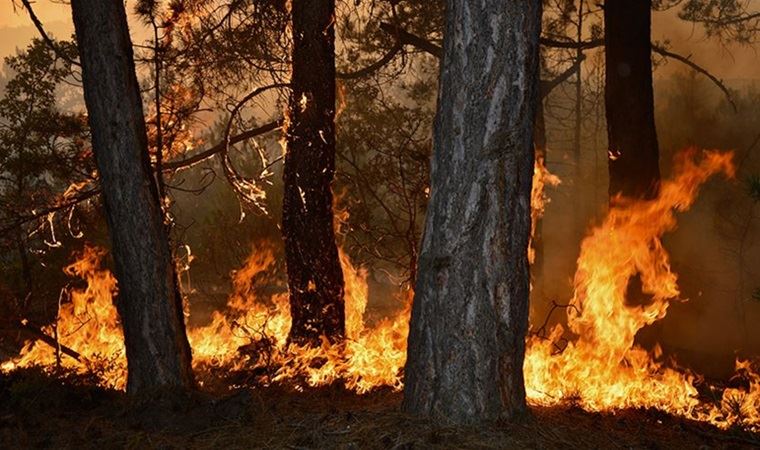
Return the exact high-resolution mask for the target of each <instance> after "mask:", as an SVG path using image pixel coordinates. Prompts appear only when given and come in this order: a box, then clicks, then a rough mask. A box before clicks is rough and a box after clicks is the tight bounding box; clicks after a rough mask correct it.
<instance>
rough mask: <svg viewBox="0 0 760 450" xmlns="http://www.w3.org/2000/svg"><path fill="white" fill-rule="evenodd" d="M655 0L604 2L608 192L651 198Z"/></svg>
mask: <svg viewBox="0 0 760 450" xmlns="http://www.w3.org/2000/svg"><path fill="white" fill-rule="evenodd" d="M651 6H652V2H651V0H607V1H606V2H605V4H604V27H605V37H604V41H605V60H606V67H607V70H606V80H605V81H606V86H605V91H604V94H605V107H606V110H607V136H608V139H609V151H610V158H609V172H610V188H609V192H610V198H612V197H613V196H615V195H616V194H619V193H622V194H623V195H624V196H627V197H642V198H649V197H652V196H654V195H656V193H657V189H658V184H659V181H660V166H659V149H658V145H657V132H656V130H655V124H654V94H653V90H652V51H651V45H650V33H651V31H650V30H651V20H652V12H651V11H652V10H651Z"/></svg>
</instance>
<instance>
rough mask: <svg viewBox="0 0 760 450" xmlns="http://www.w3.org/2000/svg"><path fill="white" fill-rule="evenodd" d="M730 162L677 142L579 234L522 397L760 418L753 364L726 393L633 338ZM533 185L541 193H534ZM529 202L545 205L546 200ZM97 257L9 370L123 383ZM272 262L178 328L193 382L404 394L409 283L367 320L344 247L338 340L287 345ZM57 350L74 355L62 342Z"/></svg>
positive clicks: (360, 284) (543, 176) (81, 267)
mask: <svg viewBox="0 0 760 450" xmlns="http://www.w3.org/2000/svg"><path fill="white" fill-rule="evenodd" d="M731 159H732V155H731V154H729V153H720V152H703V153H698V152H695V151H690V152H684V153H683V154H681V155H680V156H679V159H678V162H677V164H676V169H675V170H674V175H673V177H672V178H671V179H670V180H667V181H665V182H663V183H662V185H661V188H660V194H659V196H658V197H657V198H656V199H654V200H651V201H637V202H631V201H618V202H616V203H615V205H614V206H613V207H611V208H610V211H609V213H608V215H607V217H606V219H605V220H604V221H603V222H602V223H601V224H600V225H599V226H597V227H595V228H594V229H593V230H592V231H591V232H590V234H589V235H588V236H587V237H586V238H585V239H584V241H583V243H582V246H581V254H580V257H579V259H578V269H577V272H576V274H575V279H574V288H575V295H574V297H573V299H572V300H571V302H570V305H571V306H570V307H568V308H566V311H567V322H566V323H567V326H566V327H564V326H562V325H557V326H555V327H554V328H553V329H551V330H548V331H547V333H545V334H544V335H541V336H539V335H535V334H534V335H531V336H530V337H529V338H528V347H527V355H526V362H525V379H526V389H527V394H528V399H529V402H530V403H531V404H533V405H535V406H542V407H544V406H563V405H564V406H567V405H577V406H579V407H581V408H583V409H584V410H586V411H593V412H615V411H620V410H623V409H638V408H645V409H650V408H651V409H657V410H661V411H664V412H666V413H669V414H673V415H678V416H681V417H684V418H688V419H693V420H698V421H703V422H709V423H712V424H714V425H716V426H719V427H721V428H728V427H731V426H740V427H742V428H745V429H749V430H754V431H757V430H758V429H759V428H760V415H759V414H758V408H759V407H760V376H758V374H757V372H755V371H754V370H753V369H752V367H751V365H750V363H749V362H738V363H737V377H738V378H737V379H741V383H738V384H736V386H733V387H730V388H725V389H722V388H720V387H718V386H710V385H708V384H707V383H703V381H702V380H701V377H700V376H698V375H697V374H694V373H691V372H690V371H688V370H686V369H682V368H679V367H678V366H677V365H676V364H675V363H674V362H671V361H665V360H664V359H663V358H662V355H661V352H660V351H659V350H658V349H655V350H654V351H647V350H646V349H644V348H641V347H639V346H638V345H636V343H635V337H636V334H637V332H638V331H639V330H641V329H642V328H644V327H646V326H647V325H651V324H652V323H654V322H656V321H657V320H660V319H662V318H663V317H665V315H666V313H667V309H668V305H669V302H671V301H674V300H678V299H679V290H678V284H677V276H676V274H675V273H673V271H672V270H671V268H670V263H669V256H668V253H667V251H666V250H665V248H664V246H663V244H662V241H661V238H662V236H663V234H665V233H667V232H670V231H672V230H674V229H675V228H676V217H675V214H676V213H677V212H683V211H686V210H688V209H689V207H690V206H691V205H692V204H693V202H694V201H695V199H696V196H697V193H698V190H699V188H700V186H701V185H702V184H703V183H704V182H705V181H707V180H708V179H709V178H710V177H712V176H714V175H716V174H721V173H722V174H724V175H726V176H732V175H733V164H732V160H731ZM547 176H549V174H548V172H546V171H545V170H536V185H537V186H540V187H541V188H542V187H543V185H544V183H550V184H556V182H557V181H558V180H556V179H554V178H551V179H547ZM536 195H538V198H540V199H543V194H541V193H540V192H539V193H538V194H536V193H534V197H536ZM534 203H535V204H536V205H538V207H541V208H543V202H535V201H534ZM103 254H104V253H103V251H102V250H99V249H96V248H91V247H90V248H86V249H85V251H84V252H83V253H82V254H81V255H79V257H78V258H77V260H76V262H74V263H73V264H72V265H70V266H68V267H67V268H66V269H65V270H66V271H67V273H68V274H70V275H71V276H73V277H76V278H82V279H84V280H86V282H87V287H86V288H82V289H74V288H72V289H69V290H67V294H66V296H68V298H67V299H66V298H64V300H67V301H63V302H62V304H61V307H60V312H59V317H58V320H57V322H56V324H55V325H53V326H50V327H48V328H47V329H46V330H45V332H46V333H47V334H48V335H50V336H55V337H56V339H57V340H58V342H59V343H60V347H59V349H58V351H55V350H54V349H53V348H52V347H51V346H50V345H49V344H45V343H43V342H40V341H38V342H32V343H29V344H28V345H27V346H26V347H24V349H23V350H22V352H21V355H20V356H19V358H17V359H16V360H14V361H10V362H7V363H5V365H4V366H3V369H4V370H5V371H10V370H12V369H14V368H18V367H28V366H31V365H40V366H43V367H45V368H48V369H49V370H55V368H56V367H58V366H61V367H63V368H66V369H68V370H73V371H77V372H80V373H87V374H95V376H96V377H97V378H98V380H99V383H100V384H101V385H103V386H107V387H113V388H116V389H123V387H124V381H125V379H126V376H125V374H126V363H125V358H124V348H123V343H122V336H121V331H120V328H119V324H118V320H117V315H116V310H115V308H114V307H113V297H114V295H115V293H116V290H117V286H116V281H115V279H114V278H113V276H112V275H111V274H110V272H109V271H108V270H106V269H103V268H102V266H101V259H102V257H103ZM274 262H275V261H274V256H273V254H272V252H271V251H270V250H269V248H268V247H267V246H264V245H259V246H257V247H256V248H255V249H254V251H253V253H252V254H251V256H250V257H249V258H248V260H247V261H246V263H245V264H244V266H243V267H242V268H241V269H240V270H238V271H237V272H235V273H234V274H233V277H232V280H233V282H232V285H233V286H232V287H233V289H232V294H231V295H230V296H229V299H228V303H227V306H226V308H225V309H224V310H223V311H217V312H215V313H214V314H213V316H212V317H211V320H210V323H208V324H207V325H205V326H202V327H196V328H191V329H190V330H189V331H188V335H189V340H190V344H191V346H192V348H193V357H194V364H195V369H196V372H197V374H198V377H199V382H200V383H212V382H213V380H215V379H219V378H220V377H221V376H225V377H230V374H236V376H233V377H232V378H230V380H232V381H231V382H230V383H229V384H228V386H229V385H232V386H233V387H235V386H242V385H244V386H266V385H272V384H282V385H286V386H289V387H291V388H295V389H296V390H302V389H308V388H309V387H315V386H326V385H331V384H334V383H340V384H342V385H343V386H345V387H346V388H347V389H349V390H352V391H354V392H356V393H359V394H361V393H366V392H369V391H372V390H374V389H376V388H386V389H390V390H393V391H399V390H401V388H402V382H403V378H402V376H403V375H402V368H403V365H404V362H405V357H406V356H405V355H406V335H407V332H408V318H409V305H410V300H411V293H410V292H404V293H402V294H401V295H399V297H400V298H399V304H400V307H399V308H398V311H397V313H396V314H394V315H392V316H391V317H388V318H386V319H384V320H381V321H379V322H376V323H372V324H370V325H368V323H367V322H368V321H366V320H365V319H366V313H367V299H368V295H367V294H368V293H367V283H366V278H367V272H366V270H364V269H362V268H357V267H354V265H353V264H352V263H351V261H350V259H349V258H348V256H347V255H345V254H343V253H341V263H342V265H343V270H344V277H345V280H346V318H347V324H346V327H347V337H348V339H347V340H346V341H345V342H344V343H343V344H340V345H333V344H330V343H329V342H328V341H326V340H325V341H324V342H323V344H322V345H321V346H320V347H318V348H308V347H298V346H294V345H288V344H287V336H288V332H289V326H290V315H289V308H288V301H287V297H286V294H282V293H276V294H272V295H263V294H261V293H259V292H258V291H257V290H256V289H255V287H256V285H257V283H266V282H268V281H267V280H270V279H272V277H276V276H277V275H276V274H274V273H273V271H274ZM634 277H639V278H640V280H641V285H642V288H641V291H642V293H643V294H644V295H645V296H646V297H647V299H648V300H647V301H646V302H644V303H642V304H633V303H634V302H629V301H628V300H629V299H627V298H626V296H627V295H628V290H629V289H628V287H629V284H630V282H631V280H632V279H633V278H634ZM64 347H65V348H66V349H73V350H75V351H76V354H77V355H78V357H77V358H74V357H72V356H71V355H70V354H68V353H66V352H63V351H61V350H62V349H63V348H64ZM237 375H239V376H237ZM700 383H701V384H700ZM706 393H707V394H712V395H713V397H712V398H710V395H705V394H706Z"/></svg>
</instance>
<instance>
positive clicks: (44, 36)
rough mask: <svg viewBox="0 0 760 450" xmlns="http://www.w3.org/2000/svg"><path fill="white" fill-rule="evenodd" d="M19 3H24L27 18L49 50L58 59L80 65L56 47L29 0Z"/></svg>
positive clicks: (22, 0)
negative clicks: (27, 14) (30, 20)
mask: <svg viewBox="0 0 760 450" xmlns="http://www.w3.org/2000/svg"><path fill="white" fill-rule="evenodd" d="M21 3H22V4H23V5H24V8H25V9H26V10H27V12H28V13H29V18H30V19H32V23H34V26H35V28H37V31H39V33H40V36H42V40H43V41H45V43H46V44H47V45H48V47H50V49H51V50H53V53H55V55H56V56H57V57H59V58H60V59H62V60H64V61H66V62H67V63H69V64H71V65H73V66H78V67H81V64H79V63H78V62H77V61H74V60H73V59H71V58H69V57H68V56H66V54H65V53H64V52H63V51H62V50H61V49H60V48H58V45H56V43H55V42H54V41H53V39H51V38H50V36H49V35H48V34H47V32H46V31H45V28H44V27H43V26H42V22H40V19H39V18H38V17H37V14H35V13H34V10H33V9H32V5H31V3H30V2H29V0H21Z"/></svg>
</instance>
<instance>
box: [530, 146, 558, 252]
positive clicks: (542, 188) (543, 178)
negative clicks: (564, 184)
mask: <svg viewBox="0 0 760 450" xmlns="http://www.w3.org/2000/svg"><path fill="white" fill-rule="evenodd" d="M560 182H561V181H560V179H559V177H558V176H556V175H554V174H553V173H551V172H549V169H548V168H547V167H546V162H545V161H544V157H543V156H539V155H537V156H536V163H535V165H534V166H533V186H532V188H531V191H530V208H531V209H530V244H529V245H528V262H530V263H531V264H533V263H534V262H535V261H536V249H535V248H534V247H533V239H534V238H535V237H536V231H537V226H538V221H539V220H540V219H541V217H543V216H544V212H545V211H546V205H547V204H548V203H549V197H548V196H547V195H546V186H547V185H548V186H559V184H560Z"/></svg>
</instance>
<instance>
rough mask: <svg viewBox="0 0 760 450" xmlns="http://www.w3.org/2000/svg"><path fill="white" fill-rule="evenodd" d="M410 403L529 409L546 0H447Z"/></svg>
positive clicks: (426, 409) (429, 410) (407, 394)
mask: <svg viewBox="0 0 760 450" xmlns="http://www.w3.org/2000/svg"><path fill="white" fill-rule="evenodd" d="M446 5H447V9H446V31H445V35H444V41H445V42H444V58H443V63H442V65H441V82H440V88H439V94H438V113H437V116H436V122H435V132H434V149H433V160H432V166H431V187H432V194H431V199H430V204H429V209H428V215H427V220H426V225H425V233H424V239H423V243H422V252H421V255H420V264H419V277H418V281H417V286H416V290H415V299H414V306H413V309H412V321H411V328H410V333H409V346H408V352H407V358H408V359H407V364H406V371H405V374H406V380H405V385H404V386H405V387H404V403H403V408H404V410H406V411H407V412H410V413H414V414H419V415H427V416H434V417H438V418H443V419H445V420H449V421H453V422H458V423H468V422H469V423H472V422H479V421H482V420H491V419H498V418H502V419H509V418H511V417H513V416H515V415H517V414H520V413H522V412H523V411H524V410H525V409H526V406H525V387H524V381H523V372H522V367H523V358H524V354H525V333H526V330H527V327H528V295H529V270H528V258H527V248H528V239H529V235H530V192H531V180H532V176H533V158H534V156H533V155H534V153H533V146H532V137H533V136H532V133H533V118H534V114H535V109H536V102H537V100H538V82H539V80H538V68H539V65H538V58H539V55H538V39H539V35H540V28H541V0H525V1H521V2H504V1H502V0H448V1H447V4H446Z"/></svg>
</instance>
